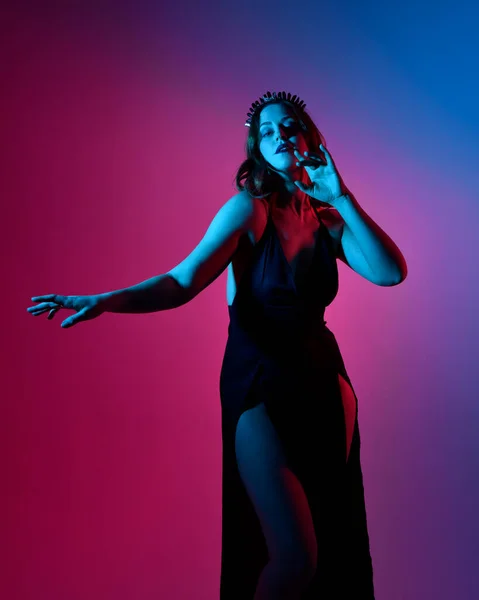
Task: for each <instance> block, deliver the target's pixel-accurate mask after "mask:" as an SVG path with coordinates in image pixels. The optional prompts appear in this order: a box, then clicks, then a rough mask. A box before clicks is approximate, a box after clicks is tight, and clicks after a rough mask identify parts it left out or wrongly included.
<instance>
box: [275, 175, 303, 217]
mask: <svg viewBox="0 0 479 600" xmlns="http://www.w3.org/2000/svg"><path fill="white" fill-rule="evenodd" d="M276 205H277V206H278V208H287V207H289V208H291V210H292V211H293V213H294V214H295V215H297V216H299V217H304V216H306V214H307V213H308V212H309V211H310V210H311V202H310V199H309V196H308V195H307V194H305V193H304V192H302V191H301V190H300V189H298V188H297V187H296V186H295V185H294V183H292V184H289V183H287V184H286V185H285V186H284V189H280V190H279V191H278V192H277V195H276Z"/></svg>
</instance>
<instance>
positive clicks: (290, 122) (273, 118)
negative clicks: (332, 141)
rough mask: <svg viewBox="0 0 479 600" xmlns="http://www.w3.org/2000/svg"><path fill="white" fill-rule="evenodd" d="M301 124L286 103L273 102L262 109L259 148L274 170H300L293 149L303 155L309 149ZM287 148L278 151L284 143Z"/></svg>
mask: <svg viewBox="0 0 479 600" xmlns="http://www.w3.org/2000/svg"><path fill="white" fill-rule="evenodd" d="M303 133H304V132H303V130H302V129H301V124H300V123H299V121H298V120H297V118H296V115H295V114H294V112H293V111H292V110H291V108H290V107H289V106H287V105H285V104H282V103H278V104H271V105H269V106H266V107H265V108H263V110H262V111H261V114H260V116H259V149H260V152H261V154H262V155H263V158H264V159H265V160H266V162H267V163H268V164H269V165H270V166H272V167H273V169H274V170H276V171H280V172H283V173H284V174H290V175H292V174H293V173H295V172H297V171H300V170H301V167H298V166H296V162H297V158H296V157H295V155H294V153H293V151H294V150H298V152H300V153H301V155H303V154H304V152H305V151H306V150H308V146H307V144H306V140H305V138H304V135H303ZM283 142H284V143H286V145H287V150H286V151H283V152H277V150H278V147H279V146H280V144H282V143H283Z"/></svg>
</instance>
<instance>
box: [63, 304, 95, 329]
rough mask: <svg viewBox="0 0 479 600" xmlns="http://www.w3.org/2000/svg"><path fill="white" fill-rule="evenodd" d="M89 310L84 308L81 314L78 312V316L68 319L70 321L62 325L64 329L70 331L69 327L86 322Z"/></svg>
mask: <svg viewBox="0 0 479 600" xmlns="http://www.w3.org/2000/svg"><path fill="white" fill-rule="evenodd" d="M88 310H89V309H88V308H86V307H85V308H82V310H81V311H80V312H78V313H77V314H76V315H73V316H72V317H68V319H65V320H64V321H63V323H62V325H61V326H62V327H63V329H68V328H69V327H73V325H76V324H77V323H79V322H80V321H84V320H85V315H86V313H87V311H88Z"/></svg>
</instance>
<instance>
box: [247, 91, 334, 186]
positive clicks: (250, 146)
mask: <svg viewBox="0 0 479 600" xmlns="http://www.w3.org/2000/svg"><path fill="white" fill-rule="evenodd" d="M279 103H283V104H285V105H286V106H288V107H289V108H291V110H292V112H293V114H294V115H295V116H296V118H297V119H298V121H299V123H300V125H301V129H302V131H303V135H304V138H305V140H306V145H307V146H308V150H310V151H311V152H318V149H319V145H320V144H323V145H324V146H326V140H325V138H324V136H323V134H322V133H321V132H320V131H319V129H318V128H317V126H316V124H315V123H314V121H313V120H312V119H311V117H310V116H309V115H308V113H307V112H306V111H305V110H304V109H298V108H296V107H295V105H294V104H292V103H291V102H288V101H287V100H282V99H279V98H278V99H275V100H271V101H268V102H265V104H264V106H261V107H260V108H259V109H258V110H257V111H256V112H255V113H254V115H253V117H252V119H251V126H250V127H249V132H248V137H247V139H246V145H245V150H246V157H247V158H246V159H245V160H244V161H243V162H242V163H241V165H240V166H239V169H238V171H237V173H236V176H235V184H236V189H237V190H239V191H240V192H241V191H243V190H246V191H247V192H248V193H249V194H250V195H251V196H253V197H254V198H265V197H266V196H269V195H270V194H272V193H273V192H276V191H278V188H279V187H280V186H281V184H282V179H281V177H280V176H279V175H278V174H277V173H275V172H274V171H273V170H271V169H269V168H268V164H267V163H266V161H265V159H264V158H263V155H262V154H261V151H260V149H259V116H260V114H261V111H262V110H263V108H264V107H265V106H270V105H271V104H279ZM301 173H302V174H301V180H302V181H303V183H307V182H308V175H307V173H306V170H305V169H302V172H301Z"/></svg>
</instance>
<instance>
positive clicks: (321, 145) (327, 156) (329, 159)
mask: <svg viewBox="0 0 479 600" xmlns="http://www.w3.org/2000/svg"><path fill="white" fill-rule="evenodd" d="M319 147H320V148H321V150H322V151H323V152H324V156H325V157H326V162H327V163H328V165H330V164H331V163H332V162H333V159H332V157H331V154H330V153H329V151H328V150H326V148H325V147H324V146H323V144H319Z"/></svg>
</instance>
